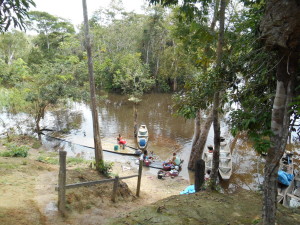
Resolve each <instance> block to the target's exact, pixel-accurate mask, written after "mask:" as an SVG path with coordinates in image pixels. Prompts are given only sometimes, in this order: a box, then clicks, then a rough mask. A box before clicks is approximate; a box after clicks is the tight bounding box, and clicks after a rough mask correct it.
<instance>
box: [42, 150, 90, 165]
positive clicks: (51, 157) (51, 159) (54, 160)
mask: <svg viewBox="0 0 300 225" xmlns="http://www.w3.org/2000/svg"><path fill="white" fill-rule="evenodd" d="M37 161H39V162H43V163H49V164H53V165H58V164H59V158H58V154H57V153H55V152H50V153H46V154H45V153H43V154H42V155H41V156H39V157H38V158H37ZM88 162H90V161H89V160H85V159H83V158H75V157H67V165H78V164H83V163H88Z"/></svg>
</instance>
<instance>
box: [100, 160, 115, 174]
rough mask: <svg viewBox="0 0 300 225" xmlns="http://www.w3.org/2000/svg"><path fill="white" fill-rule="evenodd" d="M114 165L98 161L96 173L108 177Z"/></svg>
mask: <svg viewBox="0 0 300 225" xmlns="http://www.w3.org/2000/svg"><path fill="white" fill-rule="evenodd" d="M113 165H114V163H113V162H105V161H103V160H101V161H100V163H99V167H98V171H99V172H100V173H102V174H103V175H104V176H107V177H108V176H109V175H110V171H111V169H112V167H113Z"/></svg>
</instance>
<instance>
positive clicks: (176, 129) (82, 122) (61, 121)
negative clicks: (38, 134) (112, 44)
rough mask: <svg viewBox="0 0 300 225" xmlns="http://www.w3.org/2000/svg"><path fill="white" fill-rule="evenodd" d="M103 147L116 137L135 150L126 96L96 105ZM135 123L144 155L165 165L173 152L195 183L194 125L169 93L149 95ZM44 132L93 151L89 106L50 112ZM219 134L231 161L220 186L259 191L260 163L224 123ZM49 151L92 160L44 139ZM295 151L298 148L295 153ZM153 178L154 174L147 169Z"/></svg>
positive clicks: (86, 152)
mask: <svg viewBox="0 0 300 225" xmlns="http://www.w3.org/2000/svg"><path fill="white" fill-rule="evenodd" d="M98 113H99V118H100V128H101V140H102V145H103V146H107V145H115V144H116V137H117V136H118V134H119V133H120V134H121V135H122V136H123V137H124V138H125V139H126V140H127V142H128V145H129V146H132V147H137V145H136V141H135V139H134V136H133V124H134V122H133V120H134V117H133V105H132V103H131V102H129V101H128V98H127V97H126V96H121V95H116V94H109V95H108V96H107V98H105V100H101V101H100V103H99V106H98ZM138 124H139V125H140V124H145V125H147V127H148V130H149V144H148V150H150V151H153V152H154V153H155V154H156V155H158V156H159V158H160V159H162V160H168V159H169V158H170V157H171V155H172V153H173V152H177V153H178V155H179V156H180V157H181V158H182V159H184V164H183V170H182V172H181V176H183V177H184V178H186V179H190V182H191V183H193V176H194V175H193V173H190V172H189V171H188V170H187V162H188V159H189V155H190V150H191V143H192V138H193V131H194V122H193V120H185V119H183V118H181V117H176V116H174V115H173V112H172V96H171V95H170V94H147V95H144V97H143V101H142V102H141V103H140V104H139V105H138ZM43 127H47V128H50V129H53V130H60V131H61V130H65V131H66V134H65V135H62V136H61V137H62V138H63V139H66V140H68V141H70V142H72V143H77V144H81V145H86V146H93V145H94V144H93V126H92V116H91V112H90V109H89V105H86V104H85V103H75V104H71V105H70V106H69V107H66V108H65V109H62V110H55V111H49V112H48V113H47V115H46V116H45V118H44V120H43ZM221 129H222V131H221V132H222V135H223V136H224V137H225V138H226V139H227V140H228V141H229V142H230V146H231V150H232V157H233V175H232V177H231V179H230V180H229V181H226V182H224V181H221V186H222V188H223V189H224V190H225V191H229V192H233V191H236V190H238V189H239V188H244V189H251V190H257V189H259V187H260V185H261V184H262V181H263V179H262V171H263V166H264V158H262V157H261V156H259V155H258V154H256V153H255V151H254V150H253V148H252V147H251V145H250V144H249V143H248V142H247V139H246V138H245V137H241V138H239V139H233V138H232V137H231V136H230V134H229V133H228V128H227V126H226V125H225V123H224V122H222V123H221ZM43 143H44V145H45V146H46V147H48V148H49V149H53V148H54V149H56V150H58V149H65V150H67V152H68V155H69V156H82V157H85V158H88V159H90V158H93V156H94V152H93V149H89V148H84V147H81V146H79V145H73V144H70V143H66V142H61V141H54V140H50V139H49V138H45V137H44V139H43ZM212 143H213V129H211V130H210V132H209V136H208V140H207V144H212ZM296 149H297V148H296ZM104 158H105V159H107V160H110V161H120V162H127V161H130V162H133V161H134V157H132V156H120V155H117V154H112V153H107V152H104ZM145 169H146V170H149V171H150V172H152V173H154V174H155V173H157V170H156V169H151V168H149V169H148V168H145Z"/></svg>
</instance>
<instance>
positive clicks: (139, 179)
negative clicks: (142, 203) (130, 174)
mask: <svg viewBox="0 0 300 225" xmlns="http://www.w3.org/2000/svg"><path fill="white" fill-rule="evenodd" d="M139 162H140V163H139V176H138V182H137V188H136V196H137V197H139V196H140V189H141V180H142V171H143V160H139Z"/></svg>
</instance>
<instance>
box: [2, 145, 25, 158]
mask: <svg viewBox="0 0 300 225" xmlns="http://www.w3.org/2000/svg"><path fill="white" fill-rule="evenodd" d="M5 146H6V147H7V150H6V151H3V152H1V153H0V156H2V157H23V158H25V157H27V156H28V151H29V147H28V146H25V145H21V146H17V145H16V144H13V143H6V144H5Z"/></svg>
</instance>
